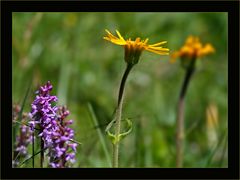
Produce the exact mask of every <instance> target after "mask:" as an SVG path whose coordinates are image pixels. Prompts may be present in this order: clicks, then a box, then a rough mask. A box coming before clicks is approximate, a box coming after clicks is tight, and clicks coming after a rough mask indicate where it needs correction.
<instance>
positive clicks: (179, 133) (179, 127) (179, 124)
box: [176, 59, 195, 168]
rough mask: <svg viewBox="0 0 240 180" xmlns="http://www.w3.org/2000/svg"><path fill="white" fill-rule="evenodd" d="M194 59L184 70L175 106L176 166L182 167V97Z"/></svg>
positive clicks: (191, 71) (185, 90)
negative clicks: (184, 73)
mask: <svg viewBox="0 0 240 180" xmlns="http://www.w3.org/2000/svg"><path fill="white" fill-rule="evenodd" d="M194 65H195V59H192V60H191V64H190V65H189V67H188V68H187V70H186V75H185V78H184V81H183V84H182V88H181V91H180V96H179V100H178V106H177V132H176V167H177V168H182V167H183V155H184V153H183V152H184V107H185V103H184V100H185V99H184V98H185V95H186V92H187V87H188V85H189V82H190V79H191V76H192V74H193V72H194V69H195V68H194Z"/></svg>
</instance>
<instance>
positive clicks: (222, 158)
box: [219, 136, 228, 167]
mask: <svg viewBox="0 0 240 180" xmlns="http://www.w3.org/2000/svg"><path fill="white" fill-rule="evenodd" d="M227 139H228V138H227V136H225V142H224V147H223V151H222V156H221V159H220V164H219V167H223V163H224V156H225V154H226V151H227V147H228V146H227V142H228V141H227Z"/></svg>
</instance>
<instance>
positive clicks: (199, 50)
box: [171, 36, 215, 62]
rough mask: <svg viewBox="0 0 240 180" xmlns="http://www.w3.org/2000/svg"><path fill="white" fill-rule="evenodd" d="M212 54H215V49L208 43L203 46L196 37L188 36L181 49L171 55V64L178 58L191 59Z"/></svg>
mask: <svg viewBox="0 0 240 180" xmlns="http://www.w3.org/2000/svg"><path fill="white" fill-rule="evenodd" d="M213 52H215V49H214V48H213V46H212V45H211V44H210V43H207V44H206V45H204V46H203V44H202V43H201V42H200V40H199V38H198V37H194V36H189V37H188V38H187V40H186V42H185V44H184V45H183V47H182V48H181V49H180V50H179V51H175V52H173V53H172V54H171V62H175V61H176V58H178V57H180V58H182V57H187V58H190V59H193V58H198V57H202V56H205V55H208V54H210V53H213Z"/></svg>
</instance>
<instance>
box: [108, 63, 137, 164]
mask: <svg viewBox="0 0 240 180" xmlns="http://www.w3.org/2000/svg"><path fill="white" fill-rule="evenodd" d="M132 67H133V65H132V64H127V67H126V70H125V72H124V74H123V77H122V81H121V84H120V89H119V94H118V105H117V109H116V125H115V136H116V137H119V134H120V132H121V119H122V104H123V94H124V87H125V83H126V80H127V77H128V74H129V72H130V71H131V69H132ZM118 159H119V141H118V142H117V143H115V144H113V164H112V166H113V167H114V168H117V167H118Z"/></svg>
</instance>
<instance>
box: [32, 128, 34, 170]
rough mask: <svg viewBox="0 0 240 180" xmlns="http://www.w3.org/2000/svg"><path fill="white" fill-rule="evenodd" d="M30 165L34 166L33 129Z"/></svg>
mask: <svg viewBox="0 0 240 180" xmlns="http://www.w3.org/2000/svg"><path fill="white" fill-rule="evenodd" d="M32 167H33V168H34V129H33V132H32Z"/></svg>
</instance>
